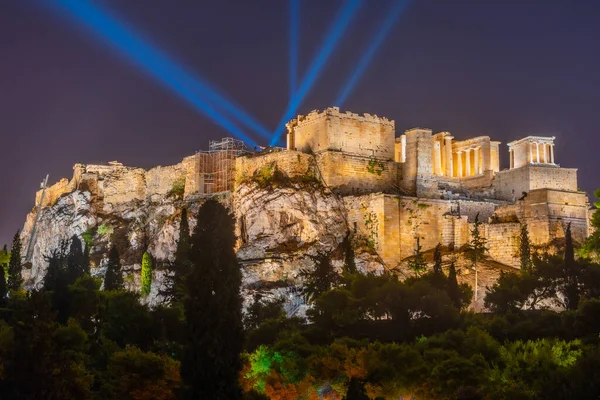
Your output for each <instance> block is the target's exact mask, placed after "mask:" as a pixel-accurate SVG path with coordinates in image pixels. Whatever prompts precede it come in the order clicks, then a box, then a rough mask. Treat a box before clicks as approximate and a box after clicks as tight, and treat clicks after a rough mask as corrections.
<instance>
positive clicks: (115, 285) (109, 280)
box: [104, 245, 123, 290]
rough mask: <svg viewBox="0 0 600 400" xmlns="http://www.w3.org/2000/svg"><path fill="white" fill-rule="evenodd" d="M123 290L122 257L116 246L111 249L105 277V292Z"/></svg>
mask: <svg viewBox="0 0 600 400" xmlns="http://www.w3.org/2000/svg"><path fill="white" fill-rule="evenodd" d="M121 289H123V272H122V271H121V256H120V255H119V250H117V247H116V246H114V245H113V246H112V247H111V248H110V252H109V253H108V264H107V265H106V274H105V275H104V290H121Z"/></svg>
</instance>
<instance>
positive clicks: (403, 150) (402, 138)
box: [400, 135, 406, 162]
mask: <svg viewBox="0 0 600 400" xmlns="http://www.w3.org/2000/svg"><path fill="white" fill-rule="evenodd" d="M400 151H401V155H400V160H401V162H406V135H402V136H400Z"/></svg>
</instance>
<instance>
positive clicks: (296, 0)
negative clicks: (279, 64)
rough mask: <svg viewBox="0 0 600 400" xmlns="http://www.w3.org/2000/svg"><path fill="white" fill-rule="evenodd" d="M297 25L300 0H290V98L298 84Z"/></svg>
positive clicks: (298, 24)
mask: <svg viewBox="0 0 600 400" xmlns="http://www.w3.org/2000/svg"><path fill="white" fill-rule="evenodd" d="M299 26H300V0H290V45H289V49H290V100H291V99H292V98H293V97H294V94H295V93H296V86H297V84H298V83H297V82H296V80H297V79H298V78H297V77H298V41H299V34H298V31H299ZM269 136H270V135H269Z"/></svg>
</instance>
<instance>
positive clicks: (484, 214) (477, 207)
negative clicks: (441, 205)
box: [456, 200, 498, 222]
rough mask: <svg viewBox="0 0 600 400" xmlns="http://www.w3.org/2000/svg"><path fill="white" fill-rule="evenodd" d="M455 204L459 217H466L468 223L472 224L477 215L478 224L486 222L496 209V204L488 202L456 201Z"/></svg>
mask: <svg viewBox="0 0 600 400" xmlns="http://www.w3.org/2000/svg"><path fill="white" fill-rule="evenodd" d="M456 203H457V205H458V207H459V210H458V211H460V215H461V216H462V215H464V216H466V217H467V218H468V220H469V222H474V221H475V218H476V217H477V215H479V221H480V222H487V221H488V220H489V219H490V217H491V216H492V215H493V214H494V212H495V211H496V208H497V207H498V204H496V203H492V202H489V201H473V200H458V201H456Z"/></svg>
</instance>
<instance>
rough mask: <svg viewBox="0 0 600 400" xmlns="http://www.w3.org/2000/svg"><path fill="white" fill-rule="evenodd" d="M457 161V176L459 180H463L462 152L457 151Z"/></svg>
mask: <svg viewBox="0 0 600 400" xmlns="http://www.w3.org/2000/svg"><path fill="white" fill-rule="evenodd" d="M456 161H457V170H456V176H457V177H459V178H462V176H463V174H462V172H463V171H462V151H457V152H456Z"/></svg>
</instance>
